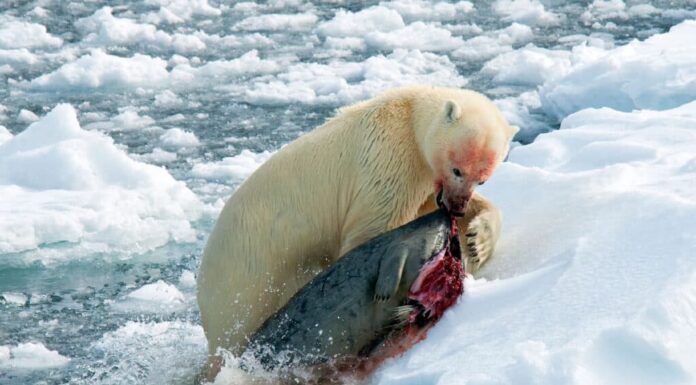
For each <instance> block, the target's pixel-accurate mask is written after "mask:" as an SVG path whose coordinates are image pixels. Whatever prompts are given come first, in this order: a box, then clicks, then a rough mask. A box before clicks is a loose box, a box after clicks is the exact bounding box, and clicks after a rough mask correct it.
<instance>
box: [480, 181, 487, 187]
mask: <svg viewBox="0 0 696 385" xmlns="http://www.w3.org/2000/svg"><path fill="white" fill-rule="evenodd" d="M484 183H486V181H485V180H482V181H480V182H479V183H478V185H479V186H483V184H484Z"/></svg>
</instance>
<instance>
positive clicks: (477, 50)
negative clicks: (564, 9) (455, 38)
mask: <svg viewBox="0 0 696 385" xmlns="http://www.w3.org/2000/svg"><path fill="white" fill-rule="evenodd" d="M533 36H534V32H533V31H532V29H531V28H530V27H529V26H527V25H524V24H520V23H512V24H511V25H510V26H508V27H505V28H503V29H499V30H497V31H492V32H489V33H486V34H483V35H479V36H476V37H472V38H471V39H468V40H465V41H464V43H463V44H462V46H461V47H459V48H457V49H456V50H454V51H452V53H451V54H452V56H454V57H456V58H459V59H462V60H473V61H480V60H486V59H489V58H491V57H494V56H496V55H499V54H501V53H504V52H509V51H512V50H513V48H517V47H519V46H522V45H524V44H525V43H527V42H529V41H530V40H532V37H533Z"/></svg>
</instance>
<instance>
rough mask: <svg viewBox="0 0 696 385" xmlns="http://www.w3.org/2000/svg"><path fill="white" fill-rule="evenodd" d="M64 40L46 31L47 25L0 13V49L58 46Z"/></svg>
mask: <svg viewBox="0 0 696 385" xmlns="http://www.w3.org/2000/svg"><path fill="white" fill-rule="evenodd" d="M61 45H63V40H62V39H60V38H58V37H55V36H53V35H51V34H50V33H48V32H47V31H46V26H44V25H41V24H36V23H30V22H26V21H22V20H19V19H17V18H14V17H12V16H6V15H0V49H12V48H57V47H60V46H61Z"/></svg>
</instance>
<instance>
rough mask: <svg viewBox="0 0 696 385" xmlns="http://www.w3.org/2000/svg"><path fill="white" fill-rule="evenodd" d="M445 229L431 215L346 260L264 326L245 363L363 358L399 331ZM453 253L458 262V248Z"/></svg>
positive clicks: (442, 215) (441, 218)
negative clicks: (411, 291)
mask: <svg viewBox="0 0 696 385" xmlns="http://www.w3.org/2000/svg"><path fill="white" fill-rule="evenodd" d="M451 226H452V218H451V216H450V215H449V214H448V213H446V212H445V211H443V210H437V211H435V212H433V213H431V214H429V215H426V216H423V217H421V218H418V219H416V220H415V221H413V222H410V223H408V224H406V225H403V226H401V227H399V228H397V229H394V230H392V231H389V232H387V233H384V234H382V235H380V236H378V237H376V238H374V239H372V240H370V241H368V242H367V243H365V244H363V245H361V246H358V247H357V248H355V249H353V250H352V251H350V252H348V253H347V254H346V255H345V256H343V257H342V258H340V259H339V260H338V261H337V262H336V263H335V264H334V265H333V266H331V267H330V268H329V269H327V270H325V271H323V272H322V273H320V274H319V275H317V276H316V277H315V278H314V279H313V280H312V281H310V282H309V283H308V284H307V285H306V286H305V287H303V288H302V289H301V290H300V291H299V292H298V293H297V294H295V296H294V297H293V298H292V299H290V301H289V302H288V303H287V304H286V305H285V306H284V307H283V308H281V309H280V310H279V311H278V312H276V313H275V314H274V315H273V316H272V317H271V318H269V319H268V320H266V322H265V323H264V324H263V325H262V326H261V328H259V330H258V331H257V332H256V333H255V334H254V335H253V336H252V337H251V338H250V341H249V345H248V348H247V351H246V352H245V353H244V355H243V357H244V358H246V359H249V358H252V359H254V360H257V361H259V362H260V363H261V364H262V365H263V366H264V367H265V369H276V368H283V367H293V366H312V365H317V364H323V363H326V362H329V361H331V360H334V359H341V358H344V357H361V356H366V355H369V353H370V352H371V350H372V349H374V348H376V347H377V346H378V345H379V344H380V343H381V342H382V341H383V340H384V339H385V338H387V337H388V336H389V334H390V333H391V332H393V331H394V330H395V329H396V328H399V327H400V326H403V323H404V319H403V317H408V314H409V310H408V309H411V308H410V307H406V308H405V309H407V310H404V305H407V304H408V301H409V299H408V296H409V289H410V288H411V285H412V284H413V282H414V281H415V280H416V278H417V276H418V274H419V271H420V269H421V267H422V266H423V265H424V263H425V262H427V261H428V260H429V259H431V257H433V256H434V255H436V254H438V253H439V252H441V251H442V250H443V249H445V247H446V246H447V244H448V242H449V239H450V234H451V229H452V227H451ZM455 238H456V236H455ZM457 242H458V241H457ZM454 249H456V250H454ZM452 251H453V252H455V253H456V257H457V258H459V260H461V256H460V255H459V247H458V244H457V247H452ZM400 317H401V318H402V319H399V318H400Z"/></svg>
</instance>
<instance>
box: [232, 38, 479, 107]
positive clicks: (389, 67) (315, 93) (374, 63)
mask: <svg viewBox="0 0 696 385" xmlns="http://www.w3.org/2000/svg"><path fill="white" fill-rule="evenodd" d="M466 83H467V80H466V79H465V78H463V77H461V76H460V75H459V73H458V71H457V68H456V66H455V65H454V63H452V62H451V61H450V60H449V59H448V58H447V57H446V56H441V55H437V54H433V53H430V52H421V51H419V50H404V49H397V50H395V51H394V52H392V53H391V54H389V55H386V56H383V55H376V56H372V57H370V58H369V59H367V60H365V61H364V62H357V63H356V62H346V61H339V60H336V61H331V62H329V63H328V64H318V63H298V64H293V65H291V66H289V67H288V68H287V69H286V71H285V72H282V73H279V74H278V75H274V76H273V77H258V78H255V79H254V80H253V81H252V82H251V86H250V87H249V86H244V87H230V91H231V92H232V93H233V94H236V95H239V96H237V97H238V98H240V99H241V100H244V101H246V102H248V103H252V104H259V105H283V104H287V103H293V102H295V103H296V102H299V103H306V104H319V105H333V106H338V105H342V104H348V103H353V102H356V101H358V100H363V99H367V98H369V97H371V96H373V95H375V94H376V93H378V92H380V91H382V90H385V89H387V88H390V87H397V86H401V85H407V84H433V85H448V86H451V87H457V86H463V85H465V84H466Z"/></svg>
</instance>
